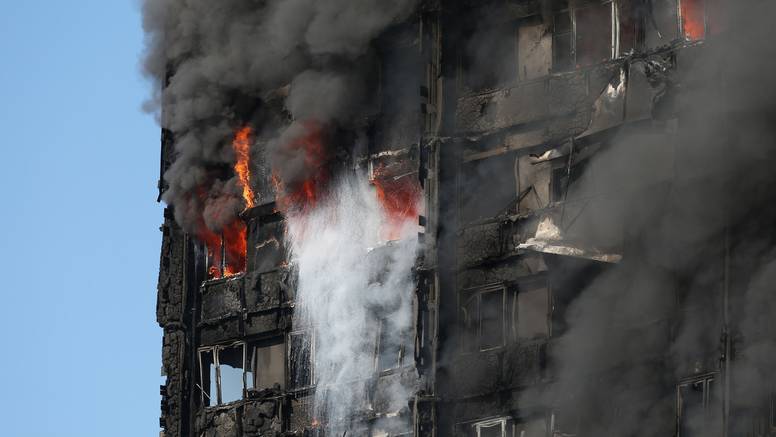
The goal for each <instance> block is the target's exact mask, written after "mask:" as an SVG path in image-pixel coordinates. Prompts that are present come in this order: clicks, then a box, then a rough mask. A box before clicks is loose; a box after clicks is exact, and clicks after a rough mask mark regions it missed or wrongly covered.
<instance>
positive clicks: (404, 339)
mask: <svg viewBox="0 0 776 437" xmlns="http://www.w3.org/2000/svg"><path fill="white" fill-rule="evenodd" d="M385 324H386V320H385V318H381V319H380V326H379V328H378V331H377V338H376V339H375V358H374V368H375V372H376V373H377V374H378V375H384V374H390V373H393V372H395V371H397V370H398V369H401V368H402V367H404V366H405V365H406V364H407V360H406V358H407V346H409V345H410V341H411V339H412V338H413V336H412V331H413V329H412V327H408V328H407V329H405V330H404V331H403V332H402V333H401V341H400V343H399V351H398V355H397V360H396V363H395V364H394V365H393V366H391V367H386V368H382V366H381V361H380V358H381V353H382V348H383V332H384V327H385Z"/></svg>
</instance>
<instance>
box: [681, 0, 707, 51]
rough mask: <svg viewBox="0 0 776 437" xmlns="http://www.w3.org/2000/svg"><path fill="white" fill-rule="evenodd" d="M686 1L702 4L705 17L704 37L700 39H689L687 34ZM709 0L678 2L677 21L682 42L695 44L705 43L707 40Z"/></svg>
mask: <svg viewBox="0 0 776 437" xmlns="http://www.w3.org/2000/svg"><path fill="white" fill-rule="evenodd" d="M685 1H699V2H701V3H702V6H701V7H702V8H703V10H702V12H701V14H702V15H703V35H702V36H701V37H700V38H688V37H687V34H686V32H685V30H684V14H683V10H684V6H683V5H682V3H684V2H685ZM708 3H709V2H708V0H676V21H677V23H676V24H677V26H678V30H677V35H678V36H679V38H681V39H682V41H688V42H695V41H703V40H705V39H706V37H707V35H708V34H709V8H708Z"/></svg>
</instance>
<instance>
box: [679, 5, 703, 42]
mask: <svg viewBox="0 0 776 437" xmlns="http://www.w3.org/2000/svg"><path fill="white" fill-rule="evenodd" d="M681 7H682V30H683V31H684V37H685V38H686V39H688V40H691V41H696V40H699V39H703V38H704V37H705V36H706V23H705V16H706V14H705V9H706V8H705V1H704V0H682V4H681Z"/></svg>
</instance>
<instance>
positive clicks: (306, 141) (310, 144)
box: [272, 120, 329, 214]
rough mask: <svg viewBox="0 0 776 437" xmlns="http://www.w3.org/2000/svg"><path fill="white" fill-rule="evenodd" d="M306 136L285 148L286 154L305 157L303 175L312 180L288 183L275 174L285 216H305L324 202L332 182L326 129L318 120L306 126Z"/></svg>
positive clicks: (278, 200)
mask: <svg viewBox="0 0 776 437" xmlns="http://www.w3.org/2000/svg"><path fill="white" fill-rule="evenodd" d="M303 126H304V134H303V135H300V136H299V137H297V138H295V139H293V140H292V141H290V142H289V143H287V144H286V145H285V146H284V152H285V153H288V154H290V155H296V156H301V157H302V165H303V169H302V171H303V172H304V174H306V175H308V177H307V178H306V179H304V180H302V181H285V180H283V179H282V177H281V176H280V175H279V174H278V173H277V172H273V175H272V181H273V183H274V185H275V191H276V193H277V206H278V208H279V209H280V210H281V211H283V212H293V213H301V214H304V213H306V212H309V211H310V210H311V209H312V208H314V207H315V205H316V204H317V203H318V202H319V201H320V198H321V195H322V194H323V190H324V188H325V186H326V185H327V183H328V181H329V173H328V168H327V163H328V155H327V153H326V148H325V146H324V144H323V126H322V125H321V124H320V123H318V122H317V121H314V120H308V121H306V122H304V123H303Z"/></svg>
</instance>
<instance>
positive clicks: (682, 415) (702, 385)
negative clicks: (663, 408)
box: [676, 374, 722, 437]
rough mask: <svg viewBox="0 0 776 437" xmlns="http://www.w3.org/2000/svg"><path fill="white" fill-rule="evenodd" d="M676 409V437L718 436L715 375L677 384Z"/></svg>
mask: <svg viewBox="0 0 776 437" xmlns="http://www.w3.org/2000/svg"><path fill="white" fill-rule="evenodd" d="M676 408H677V420H678V423H677V429H678V431H679V434H678V437H692V436H703V437H708V436H715V435H720V432H721V430H722V428H721V422H720V414H721V396H720V393H719V387H717V384H716V374H714V375H709V376H704V377H700V378H695V379H692V380H690V381H687V382H684V383H681V384H679V386H678V387H677V390H676Z"/></svg>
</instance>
